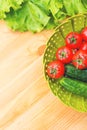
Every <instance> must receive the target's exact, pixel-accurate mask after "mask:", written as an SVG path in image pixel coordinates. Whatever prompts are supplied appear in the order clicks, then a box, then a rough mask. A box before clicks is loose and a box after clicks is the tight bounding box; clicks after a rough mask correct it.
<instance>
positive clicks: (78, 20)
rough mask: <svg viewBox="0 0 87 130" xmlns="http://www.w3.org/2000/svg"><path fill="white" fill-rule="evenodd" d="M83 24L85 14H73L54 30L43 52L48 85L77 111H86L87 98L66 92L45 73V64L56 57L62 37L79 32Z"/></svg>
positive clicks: (84, 23) (85, 22)
mask: <svg viewBox="0 0 87 130" xmlns="http://www.w3.org/2000/svg"><path fill="white" fill-rule="evenodd" d="M85 26H87V14H86V13H85V14H79V15H75V16H73V17H71V18H69V19H67V20H66V21H64V22H63V23H62V24H61V25H60V26H58V27H57V28H56V30H55V33H54V34H53V35H52V36H51V38H50V39H49V41H48V43H47V47H46V50H45V53H44V57H43V62H44V73H45V77H46V80H47V81H48V83H49V86H50V88H51V90H52V92H53V93H54V95H56V96H58V97H59V98H60V100H61V101H63V103H64V104H66V105H68V106H70V107H73V108H74V109H76V110H77V111H79V112H86V111H87V99H86V98H84V97H81V96H78V95H75V94H72V93H71V92H68V91H67V90H66V89H64V88H63V87H62V86H60V85H59V80H58V79H57V80H55V79H51V78H50V77H49V76H48V75H47V73H46V68H47V64H48V63H49V62H51V61H53V60H55V59H56V57H55V53H56V51H57V49H58V48H59V47H61V46H63V45H64V44H65V41H64V38H65V37H66V35H67V34H68V33H70V32H72V31H74V32H80V31H81V30H82V29H83V28H84V27H85Z"/></svg>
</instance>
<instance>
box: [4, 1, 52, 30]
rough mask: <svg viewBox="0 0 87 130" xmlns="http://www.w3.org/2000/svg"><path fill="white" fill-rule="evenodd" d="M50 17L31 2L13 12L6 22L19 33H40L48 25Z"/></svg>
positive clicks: (9, 14)
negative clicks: (28, 31)
mask: <svg viewBox="0 0 87 130" xmlns="http://www.w3.org/2000/svg"><path fill="white" fill-rule="evenodd" d="M49 19H50V17H49V16H47V15H46V14H45V12H44V11H43V10H42V9H41V8H39V7H38V6H36V5H35V4H34V3H32V2H31V1H28V2H25V3H24V4H23V6H22V8H20V9H19V10H17V11H14V10H13V9H12V10H11V12H10V13H8V14H7V16H6V18H5V20H6V22H7V24H8V26H9V27H11V28H12V29H13V30H19V31H27V30H30V31H33V32H40V31H41V30H43V29H44V27H45V26H46V25H47V23H48V21H49Z"/></svg>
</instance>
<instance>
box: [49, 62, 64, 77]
mask: <svg viewBox="0 0 87 130" xmlns="http://www.w3.org/2000/svg"><path fill="white" fill-rule="evenodd" d="M64 71H65V68H64V65H63V63H62V62H61V61H57V60H55V61H52V62H50V63H49V64H48V67H47V74H48V75H49V77H51V78H54V79H57V78H60V77H62V76H63V75H64Z"/></svg>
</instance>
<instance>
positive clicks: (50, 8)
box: [0, 0, 87, 32]
mask: <svg viewBox="0 0 87 130" xmlns="http://www.w3.org/2000/svg"><path fill="white" fill-rule="evenodd" d="M77 3H78V4H77ZM86 11H87V1H86V0H85V1H84V0H81V1H80V0H70V1H69V0H0V19H3V20H5V21H6V23H7V24H8V26H9V27H10V28H12V29H13V30H19V31H27V30H29V31H32V32H40V31H41V30H43V29H53V28H54V27H55V26H57V25H58V24H59V23H60V22H61V21H62V20H64V19H65V18H66V17H67V16H73V15H75V14H79V13H84V12H86Z"/></svg>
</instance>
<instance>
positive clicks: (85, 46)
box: [80, 42, 87, 51]
mask: <svg viewBox="0 0 87 130" xmlns="http://www.w3.org/2000/svg"><path fill="white" fill-rule="evenodd" d="M80 49H81V50H86V51H87V42H84V43H82V44H81V47H80Z"/></svg>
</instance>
